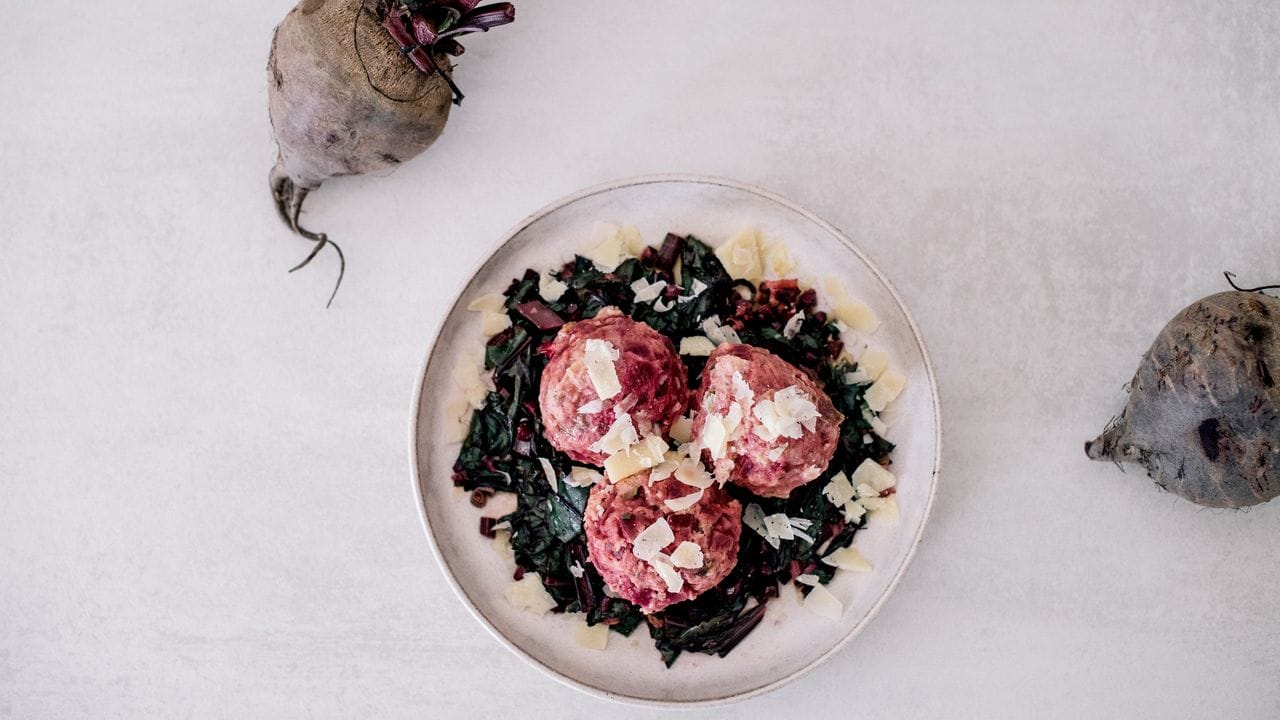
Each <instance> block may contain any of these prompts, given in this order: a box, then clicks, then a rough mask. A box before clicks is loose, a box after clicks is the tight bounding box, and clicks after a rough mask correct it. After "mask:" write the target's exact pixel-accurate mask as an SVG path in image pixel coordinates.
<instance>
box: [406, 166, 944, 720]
mask: <svg viewBox="0 0 1280 720" xmlns="http://www.w3.org/2000/svg"><path fill="white" fill-rule="evenodd" d="M658 183H691V184H700V185H717V186H721V187H726V188H730V189H734V190H740V191H744V192H748V193H751V194H753V195H757V196H760V197H762V198H764V199H766V200H770V201H772V202H775V203H777V204H779V205H781V206H783V207H785V208H787V209H789V210H791V211H793V212H796V213H798V214H799V215H801V216H802V217H804V218H805V219H807V220H809V221H811V222H813V223H814V224H816V225H818V226H819V227H821V228H822V229H823V230H825V231H826V232H827V233H829V234H830V235H832V236H833V237H835V238H836V239H837V240H839V241H840V243H841V244H843V245H844V246H845V247H846V248H847V249H848V250H850V251H851V252H853V253H854V254H855V255H857V256H858V258H859V259H860V260H861V261H862V262H863V263H864V264H865V265H866V266H867V267H868V268H869V269H870V270H871V272H872V273H873V274H874V275H875V277H876V278H877V279H878V280H879V281H880V282H881V283H883V284H884V286H885V288H887V289H888V291H889V295H890V296H891V297H892V298H893V300H894V302H896V303H897V304H898V307H899V308H900V309H901V310H902V313H903V315H904V316H905V317H906V319H907V325H908V327H909V328H910V329H911V337H912V339H913V340H914V341H915V343H916V346H917V347H918V348H919V350H920V356H921V357H922V358H923V359H924V368H925V373H926V375H927V377H928V378H929V393H930V403H931V406H932V408H933V428H934V433H933V434H934V457H933V471H932V472H931V473H930V477H929V494H928V498H927V500H926V502H925V508H924V514H923V515H922V516H921V519H920V525H919V527H918V528H917V530H916V535H915V537H914V538H912V540H911V545H910V546H909V548H908V549H907V555H906V557H905V558H903V561H902V563H901V564H900V565H899V566H898V568H897V571H896V572H895V573H894V575H893V577H892V578H890V580H889V584H888V585H886V586H885V589H884V591H883V592H881V593H880V596H879V597H878V598H876V600H875V602H874V603H872V605H871V609H870V610H868V611H867V613H866V615H864V616H863V617H862V619H861V620H859V621H858V622H857V624H855V625H854V626H853V627H852V628H850V629H849V631H848V632H847V633H845V635H844V637H842V638H840V639H839V640H838V641H836V643H835V644H834V645H832V646H831V647H830V648H828V649H827V651H826V652H824V653H822V654H821V655H819V656H818V657H816V658H814V659H813V660H811V661H809V662H808V663H806V664H805V665H804V666H802V667H800V668H798V669H796V670H794V671H792V672H790V673H787V674H786V675H784V676H783V677H780V678H778V679H776V680H772V681H770V682H767V683H765V684H763V685H760V686H758V687H755V688H751V689H749V690H744V691H742V692H737V693H731V694H728V695H723V696H720V697H713V698H706V699H700V700H662V699H657V700H655V699H651V698H644V697H637V696H634V695H627V694H624V693H616V692H611V691H609V690H607V689H605V688H602V687H597V686H595V685H590V684H588V683H584V682H582V681H580V680H576V679H574V678H571V677H569V676H567V675H565V674H563V673H561V672H560V671H558V670H556V669H555V668H553V667H551V666H549V665H547V664H546V663H544V662H542V661H541V660H539V659H537V658H536V657H534V656H533V655H531V654H529V653H528V652H526V651H525V650H524V649H523V648H521V647H520V646H518V645H516V644H515V643H514V642H512V641H511V640H510V639H509V638H507V637H506V636H505V635H503V634H502V633H501V632H500V631H499V630H498V629H497V627H495V626H494V624H493V623H492V622H490V621H489V619H488V618H487V617H485V615H484V613H483V612H482V611H481V610H480V608H478V607H476V605H475V603H474V602H472V600H471V598H470V597H469V596H468V595H467V594H466V592H465V591H464V590H463V589H462V586H461V585H460V584H459V583H458V580H457V578H456V577H455V576H454V573H453V569H452V568H451V567H450V565H449V562H448V561H447V560H446V559H445V557H444V554H443V553H442V552H441V551H440V545H439V543H438V542H437V541H436V537H435V531H434V530H433V529H432V527H431V523H430V521H429V520H428V519H427V502H426V496H425V494H424V491H423V487H422V476H421V474H420V467H419V466H420V463H421V459H422V458H420V457H419V455H418V435H419V433H418V431H419V420H418V419H419V417H420V416H421V414H422V401H423V389H424V384H425V382H426V377H427V371H428V370H429V369H430V368H431V363H432V361H433V360H435V359H436V351H437V350H438V349H439V340H440V335H441V333H443V332H444V328H445V322H446V321H447V320H448V318H449V317H450V316H452V315H453V314H454V312H455V311H456V310H457V308H458V304H459V303H460V302H461V301H462V297H463V295H464V294H465V292H466V290H467V287H468V286H469V285H470V284H471V281H472V280H473V279H475V277H476V275H477V274H478V273H479V272H480V270H481V269H482V268H483V267H484V266H485V265H486V264H487V263H488V262H489V261H490V259H492V258H493V256H494V255H496V254H497V253H498V252H500V251H501V250H502V249H503V248H505V247H506V246H507V245H508V244H509V243H510V242H511V241H512V240H513V239H514V238H515V237H516V236H517V235H519V234H520V233H521V232H523V231H524V230H525V229H527V228H528V227H529V226H530V225H532V224H533V223H535V222H537V221H538V220H541V219H542V218H543V217H546V216H547V215H549V214H551V213H553V212H555V211H556V210H559V209H560V208H562V207H564V206H566V205H570V204H572V203H574V202H577V201H579V200H582V199H584V198H588V197H591V196H593V195H599V194H601V193H605V192H610V191H613V190H618V189H621V188H625V187H633V186H639V185H652V184H658ZM443 318H444V319H443V320H442V321H441V322H440V325H439V327H437V328H436V330H435V332H434V333H433V334H432V337H431V341H430V344H429V346H428V350H427V353H426V356H425V357H424V358H423V361H422V363H421V365H420V367H419V369H418V375H417V379H416V381H415V386H414V392H413V399H412V404H411V406H410V415H409V474H410V480H411V483H410V484H411V489H412V490H413V494H414V497H415V502H414V504H415V505H416V506H417V508H418V520H419V522H420V523H421V524H422V530H423V533H424V534H425V535H426V536H427V544H428V545H429V546H430V548H431V554H432V555H433V556H434V557H435V560H436V562H437V563H438V564H439V566H440V569H441V571H443V574H444V577H445V580H446V581H447V582H448V583H449V587H450V588H452V589H453V593H454V595H456V596H457V597H458V599H459V600H461V601H462V604H463V606H464V607H466V609H467V611H468V612H470V613H471V616H472V617H474V618H475V619H476V620H477V621H478V622H479V623H480V625H481V626H482V627H483V628H484V629H485V630H486V631H487V632H488V633H489V635H490V636H492V637H493V638H494V639H495V640H497V641H498V643H499V644H501V645H502V646H503V647H505V648H506V649H507V650H509V651H510V652H511V653H513V654H514V655H515V656H516V657H519V658H520V659H522V660H524V661H525V662H526V663H528V664H529V665H531V666H533V667H534V668H536V669H537V670H538V671H539V672H541V673H543V674H544V675H546V676H548V677H550V678H551V679H553V680H555V681H556V682H558V683H560V684H562V685H565V686H567V687H570V688H573V689H574V690H578V691H579V692H583V693H586V694H588V695H592V696H594V697H598V698H602V699H605V700H610V701H613V702H617V703H622V704H626V705H633V706H640V707H661V708H695V707H701V708H708V707H716V706H722V705H728V704H732V703H737V702H742V701H744V700H748V699H750V698H754V697H759V696H761V695H764V694H767V693H770V692H773V691H774V690H777V689H779V688H781V687H784V686H786V685H789V684H791V683H793V682H795V681H796V680H799V679H800V678H802V677H804V676H805V675H808V674H809V673H810V672H812V671H814V670H815V669H817V668H818V667H819V666H821V665H823V664H824V663H826V662H827V661H828V660H830V659H831V658H832V656H834V655H835V654H836V653H838V652H840V651H841V650H842V649H844V647H845V646H846V645H848V644H849V643H850V642H852V641H853V639H854V638H855V637H857V636H858V635H859V634H861V633H862V631H863V630H864V629H865V628H866V626H867V625H868V624H869V623H870V622H871V620H872V619H874V618H875V617H876V616H877V615H879V614H880V610H881V608H882V607H883V606H884V604H885V602H887V601H888V599H889V597H890V596H891V595H893V593H894V592H895V591H896V590H897V588H898V583H899V582H901V581H902V578H903V576H904V575H905V574H906V571H907V568H909V567H910V566H911V563H912V561H914V560H915V556H916V551H917V550H918V549H919V546H920V541H921V538H923V536H924V529H925V526H927V525H928V524H929V519H930V517H931V515H932V513H933V503H934V499H935V498H936V496H937V492H938V476H939V473H940V471H941V469H942V407H941V402H940V399H939V396H938V381H937V377H936V375H935V374H934V371H933V362H932V360H931V359H930V357H929V351H928V348H927V347H926V346H925V342H924V338H923V337H921V335H920V328H919V327H918V326H917V324H916V320H915V317H914V316H913V315H912V314H911V311H910V309H909V308H908V307H907V305H906V303H904V302H903V301H902V296H901V295H899V294H898V289H897V288H896V287H894V285H893V283H892V282H890V281H889V278H888V277H886V276H885V274H884V273H883V272H882V271H881V270H880V266H878V265H876V263H875V262H874V261H872V260H871V258H870V257H868V256H867V254H866V253H865V252H863V250H862V248H860V247H858V246H857V245H856V244H854V242H853V241H852V240H850V239H849V237H848V236H846V235H845V234H844V233H843V232H842V231H841V230H840V229H839V228H837V227H836V226H834V225H832V224H831V223H829V222H827V221H826V220H824V219H822V218H821V217H819V216H818V215H816V214H814V213H813V212H811V211H809V210H807V209H806V208H804V207H801V206H800V205H797V204H796V203H794V202H792V201H791V200H788V199H787V198H785V197H782V196H781V195H778V194H776V193H773V192H771V191H769V190H765V189H764V188H761V187H759V186H756V185H751V184H748V183H743V182H739V181H737V180H730V179H728V178H723V177H716V176H710V175H696V174H685V173H659V174H648V175H636V176H631V177H625V178H619V179H616V180H610V181H607V182H603V183H599V184H597V185H592V186H590V187H587V188H584V189H582V190H579V191H577V192H574V193H571V194H569V195H565V196H563V197H560V198H558V199H556V200H553V201H552V202H550V203H548V204H547V205H544V206H543V207H541V208H539V209H538V210H535V211H534V212H532V213H530V214H529V215H527V216H525V217H524V219H522V220H520V222H518V223H516V224H515V226H513V227H512V228H511V229H510V230H509V231H507V233H505V234H504V235H503V236H502V239H501V240H499V241H498V242H497V243H496V244H495V245H494V246H493V247H492V249H491V250H490V251H489V252H488V253H486V254H485V256H484V257H483V258H482V259H481V260H480V262H479V263H478V264H476V265H475V266H474V267H473V269H472V271H471V273H470V274H469V275H467V276H466V278H465V279H464V280H463V281H462V284H461V286H460V287H458V288H457V290H456V291H455V293H454V297H453V302H452V303H450V305H449V307H448V309H447V310H446V311H445V313H444V315H443Z"/></svg>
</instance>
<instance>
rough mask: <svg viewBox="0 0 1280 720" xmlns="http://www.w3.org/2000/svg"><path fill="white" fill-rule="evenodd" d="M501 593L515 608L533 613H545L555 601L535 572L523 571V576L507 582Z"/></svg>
mask: <svg viewBox="0 0 1280 720" xmlns="http://www.w3.org/2000/svg"><path fill="white" fill-rule="evenodd" d="M502 594H503V596H505V597H506V598H507V602H509V603H511V606H512V607H514V608H515V609H517V610H523V611H525V612H530V613H533V614H534V615H545V614H546V613H547V611H549V610H551V608H553V607H555V606H556V601H555V600H554V599H552V597H551V595H550V594H548V593H547V589H546V588H544V587H543V586H542V578H541V577H539V576H538V573H536V572H531V573H525V574H524V577H523V578H521V579H519V580H517V581H515V582H513V583H508V584H507V586H506V587H504V588H502Z"/></svg>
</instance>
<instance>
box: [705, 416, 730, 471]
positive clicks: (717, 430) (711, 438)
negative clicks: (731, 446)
mask: <svg viewBox="0 0 1280 720" xmlns="http://www.w3.org/2000/svg"><path fill="white" fill-rule="evenodd" d="M699 439H700V440H701V441H702V446H703V447H705V448H706V449H707V451H708V452H710V453H711V457H712V458H713V459H715V460H719V459H721V458H723V457H724V454H725V450H726V449H727V448H728V443H729V430H728V428H727V426H726V425H725V420H724V418H723V417H721V416H720V415H717V414H715V413H712V414H711V415H708V416H707V419H706V420H704V421H703V422H702V436H701V437H700V438H699Z"/></svg>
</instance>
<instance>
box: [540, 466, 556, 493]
mask: <svg viewBox="0 0 1280 720" xmlns="http://www.w3.org/2000/svg"><path fill="white" fill-rule="evenodd" d="M538 462H539V463H541V464H542V473H543V474H544V475H546V476H547V484H548V485H550V486H551V492H553V493H558V492H560V478H558V477H556V469H555V467H553V466H552V465H551V461H550V460H548V459H546V458H538Z"/></svg>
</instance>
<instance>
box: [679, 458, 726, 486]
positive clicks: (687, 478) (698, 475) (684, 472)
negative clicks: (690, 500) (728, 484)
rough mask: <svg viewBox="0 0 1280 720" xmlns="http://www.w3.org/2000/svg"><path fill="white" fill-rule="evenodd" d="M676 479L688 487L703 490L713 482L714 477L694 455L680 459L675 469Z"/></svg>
mask: <svg viewBox="0 0 1280 720" xmlns="http://www.w3.org/2000/svg"><path fill="white" fill-rule="evenodd" d="M675 476H676V479H677V480H679V481H680V482H682V483H684V484H685V485H688V486H690V487H695V488H698V489H699V490H705V489H706V488H709V487H711V485H712V484H713V483H715V481H716V479H715V478H714V477H712V476H711V473H709V472H707V469H706V468H705V467H703V466H702V463H701V462H699V461H698V459H697V458H696V457H690V458H686V459H684V460H682V461H681V462H680V464H679V465H677V466H676V469H675Z"/></svg>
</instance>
